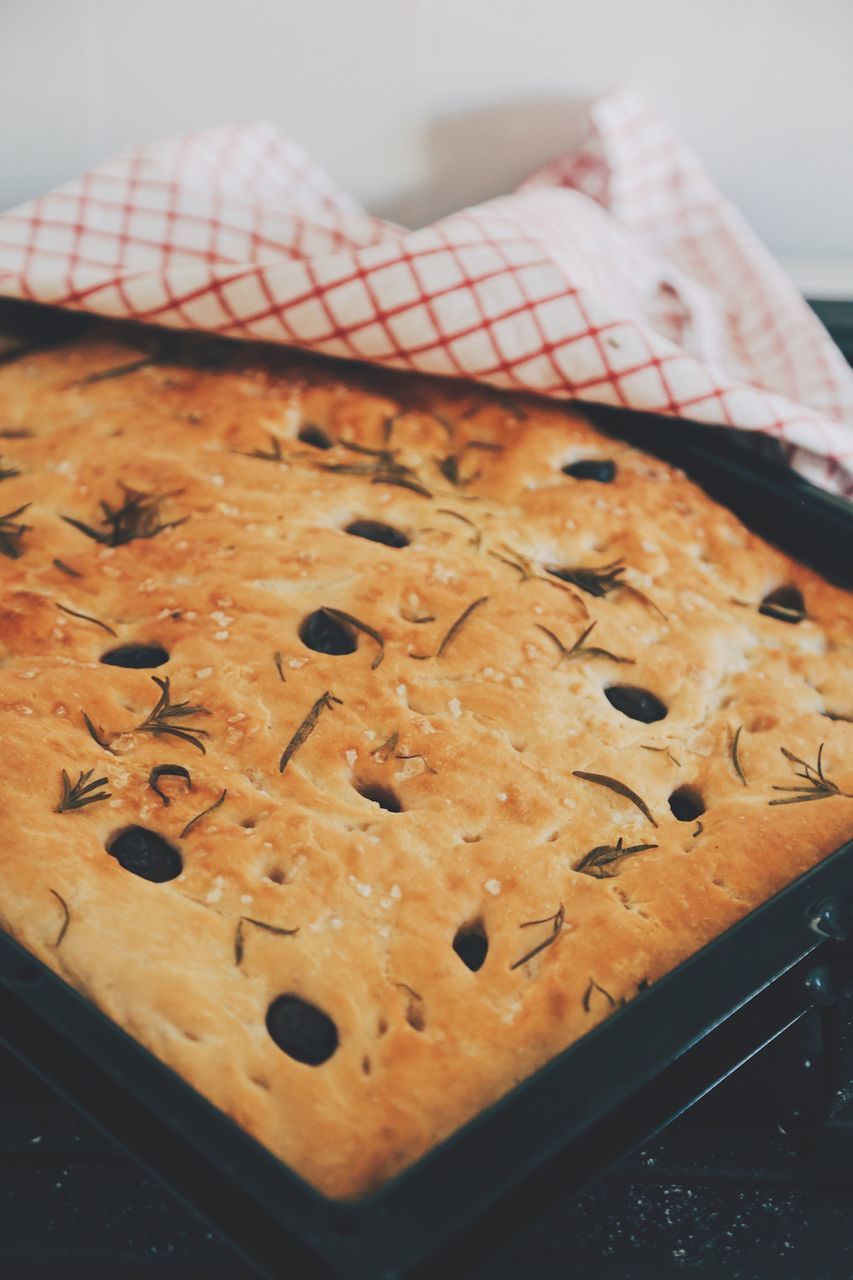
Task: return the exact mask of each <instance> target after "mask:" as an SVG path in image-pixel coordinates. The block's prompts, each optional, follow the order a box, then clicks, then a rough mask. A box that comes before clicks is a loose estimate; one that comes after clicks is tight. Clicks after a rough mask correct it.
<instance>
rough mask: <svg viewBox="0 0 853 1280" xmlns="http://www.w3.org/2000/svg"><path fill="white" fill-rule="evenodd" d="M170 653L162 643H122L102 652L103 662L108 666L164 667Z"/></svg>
mask: <svg viewBox="0 0 853 1280" xmlns="http://www.w3.org/2000/svg"><path fill="white" fill-rule="evenodd" d="M168 661H169V655H168V653H167V652H166V650H165V649H164V648H163V646H162V645H161V644H120V645H119V646H118V648H116V649H108V650H107V652H106V653H102V654H101V662H105V663H106V665H107V666H108V667H135V668H137V669H141V668H143V667H162V665H163V663H164V662H168Z"/></svg>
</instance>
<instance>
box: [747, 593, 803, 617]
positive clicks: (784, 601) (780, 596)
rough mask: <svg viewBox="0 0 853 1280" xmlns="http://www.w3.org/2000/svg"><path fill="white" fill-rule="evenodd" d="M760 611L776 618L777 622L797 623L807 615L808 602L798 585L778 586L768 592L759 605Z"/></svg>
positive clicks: (766, 615)
mask: <svg viewBox="0 0 853 1280" xmlns="http://www.w3.org/2000/svg"><path fill="white" fill-rule="evenodd" d="M758 612H759V613H763V614H764V616H765V617H766V618H775V619H776V621H777V622H790V623H792V624H796V623H797V622H802V620H803V618H804V617H805V616H806V602H805V600H804V599H803V593H802V591H800V590H799V588H798V587H777V588H776V589H775V591H769V592H768V593H767V595H766V596H765V597H764V599H763V600H762V601H761V604H760V605H759V606H758Z"/></svg>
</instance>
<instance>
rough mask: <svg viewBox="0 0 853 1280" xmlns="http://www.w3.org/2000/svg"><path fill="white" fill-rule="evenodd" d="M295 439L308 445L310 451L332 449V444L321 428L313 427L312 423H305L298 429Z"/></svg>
mask: <svg viewBox="0 0 853 1280" xmlns="http://www.w3.org/2000/svg"><path fill="white" fill-rule="evenodd" d="M296 438H297V440H301V441H302V443H303V444H310V445H311V448H312V449H331V447H332V442H331V440H330V439H329V437H328V435H327V434H326V432H325V431H324V430H323V428H322V427H315V426H314V424H313V423H312V422H306V424H305V426H304V427H300V428H299V433H298V435H297V437H296Z"/></svg>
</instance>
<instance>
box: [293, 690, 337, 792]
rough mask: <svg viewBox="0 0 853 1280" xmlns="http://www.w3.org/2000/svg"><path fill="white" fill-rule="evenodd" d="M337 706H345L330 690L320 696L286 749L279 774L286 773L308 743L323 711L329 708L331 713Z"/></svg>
mask: <svg viewBox="0 0 853 1280" xmlns="http://www.w3.org/2000/svg"><path fill="white" fill-rule="evenodd" d="M335 704H337V705H338V706H341V705H342V704H343V700H342V699H341V698H336V697H335V695H334V694H333V693H330V692H329V690H328V689H327V690H326V692H325V693H321V694H320V697H319V698H318V699H317V701H316V702H315V703H314V705H313V706H312V708H311V710H310V711H309V712H308V714H307V716H306V717H305V719H304V720H303V721H302V723H301V724H300V726H299V728H298V729H297V730H296V733H294V735H293V737H292V738H291V739H290V741H289V742H288V744H287V746H286V747H285V748H284V751H283V752H282V753H281V759H280V760H279V762H278V771H279V773H284V771H285V769H286V768H287V766H288V764H289V763H290V761H291V760H292V758H293V756H294V755H295V754H296V752H297V751H298V750H299V748H300V747H301V746H302V745H303V744H304V743H305V742H306V741H307V739H308V737H309V736H310V734H311V733H312V732H313V730H314V728H315V727H316V724H317V721H318V720H319V719H320V715H321V714H322V712H323V710H324V709H325V708H328V709H329V711H331V710H333V709H334V707H335Z"/></svg>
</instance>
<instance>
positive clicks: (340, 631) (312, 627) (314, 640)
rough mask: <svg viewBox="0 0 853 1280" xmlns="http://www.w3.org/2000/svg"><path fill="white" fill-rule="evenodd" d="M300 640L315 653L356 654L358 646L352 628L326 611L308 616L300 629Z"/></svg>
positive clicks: (318, 611) (318, 610) (317, 611)
mask: <svg viewBox="0 0 853 1280" xmlns="http://www.w3.org/2000/svg"><path fill="white" fill-rule="evenodd" d="M299 639H300V640H301V641H302V643H303V644H304V645H305V646H306V647H307V648H308V649H313V650H314V652H315V653H332V654H342V653H355V650H356V646H357V644H358V641H357V639H356V637H355V636H354V635H353V633H352V631H351V630H350V628H349V627H347V626H345V625H344V623H343V622H339V621H338V619H337V618H335V617H333V616H332V615H331V614H330V613H327V612H326V610H325V609H317V610H316V612H314V613H309V614H308V617H307V618H305V620H304V621H303V623H302V626H301V627H300V628H299Z"/></svg>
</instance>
